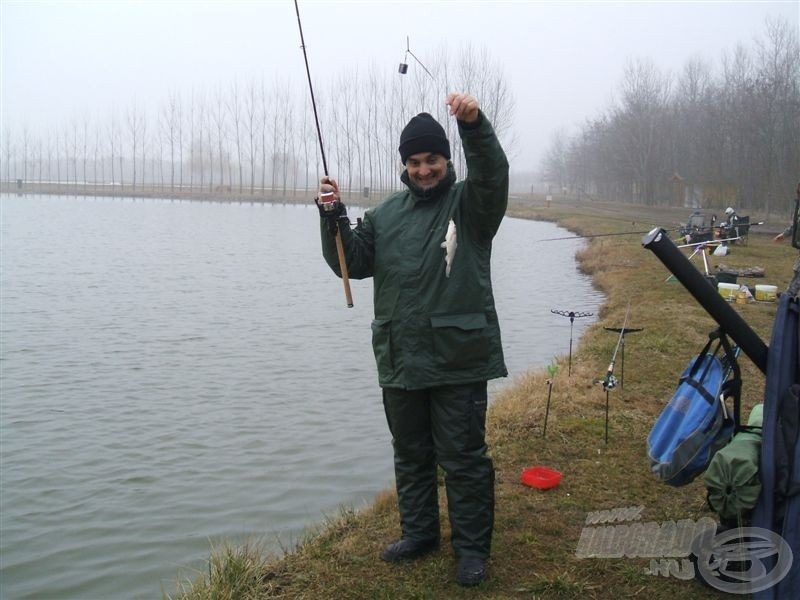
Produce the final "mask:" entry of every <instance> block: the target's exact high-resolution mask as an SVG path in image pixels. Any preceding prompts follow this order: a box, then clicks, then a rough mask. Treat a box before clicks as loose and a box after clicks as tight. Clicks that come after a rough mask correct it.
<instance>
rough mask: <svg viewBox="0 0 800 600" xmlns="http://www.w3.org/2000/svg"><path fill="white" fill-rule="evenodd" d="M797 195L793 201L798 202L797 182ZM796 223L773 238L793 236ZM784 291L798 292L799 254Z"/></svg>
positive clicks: (799, 189)
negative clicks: (790, 278)
mask: <svg viewBox="0 0 800 600" xmlns="http://www.w3.org/2000/svg"><path fill="white" fill-rule="evenodd" d="M796 192H797V197H796V200H795V202H800V183H798V184H797V190H796ZM795 225H796V223H791V224H790V225H789V226H788V227H787V228H786V229H784V230H783V231H782V232H781V233H779V234H778V235H776V236H775V237H774V238H773V240H774V241H775V242H781V241H783V239H784V238H785V237H789V238H793V237H794V228H795ZM786 293H787V294H790V295H792V296H797V295H798V294H799V293H800V255H799V256H798V257H797V258H796V259H795V261H794V266H793V267H792V280H791V281H790V282H789V287H787V288H786Z"/></svg>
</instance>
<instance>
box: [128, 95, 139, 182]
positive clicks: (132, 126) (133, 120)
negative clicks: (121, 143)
mask: <svg viewBox="0 0 800 600" xmlns="http://www.w3.org/2000/svg"><path fill="white" fill-rule="evenodd" d="M126 117H127V125H128V141H129V142H130V145H131V168H132V169H133V174H132V176H131V189H132V190H133V191H136V156H137V152H138V151H139V147H140V146H141V145H142V142H141V138H142V117H141V116H140V115H139V110H138V109H137V107H136V101H135V100H134V102H133V103H132V104H131V106H130V107H129V108H128V111H127V113H126Z"/></svg>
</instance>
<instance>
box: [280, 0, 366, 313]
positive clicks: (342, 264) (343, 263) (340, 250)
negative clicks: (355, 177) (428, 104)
mask: <svg viewBox="0 0 800 600" xmlns="http://www.w3.org/2000/svg"><path fill="white" fill-rule="evenodd" d="M294 10H295V12H296V13H297V27H298V29H299V30H300V47H301V48H302V49H303V59H304V60H305V63H306V75H307V76H308V90H309V92H311V106H312V108H313V109H314V123H316V125H317V138H318V139H319V153H320V155H322V169H323V171H324V172H325V177H328V162H327V161H326V160H325V148H324V147H323V144H322V129H321V128H320V126H319V115H318V114H317V102H316V99H315V98H314V86H313V85H312V84H311V69H310V68H309V67H308V54H307V53H306V41H305V38H304V37H303V24H302V23H301V22H300V8H299V7H298V6H297V0H294ZM336 192H338V190H335V191H334V192H331V193H330V195H331V196H333V199H334V200H335V199H336ZM322 195H324V194H320V196H322ZM333 204H334V202H333V201H328V202H323V201H320V205H321V206H322V207H323V208H324V209H326V210H332V209H333V208H334V206H333ZM326 205H330V208H328V207H327V206H326ZM328 223H329V227H330V228H331V233H334V234H335V238H336V254H337V255H338V256H339V270H340V271H341V274H342V283H343V284H344V296H345V299H346V300H347V307H348V308H353V294H352V293H351V292H350V275H349V273H348V271H347V260H345V257H344V245H343V244H342V232H341V231H340V230H339V225H338V223H337V222H336V220H335V219H333V218H330V219H329V220H328Z"/></svg>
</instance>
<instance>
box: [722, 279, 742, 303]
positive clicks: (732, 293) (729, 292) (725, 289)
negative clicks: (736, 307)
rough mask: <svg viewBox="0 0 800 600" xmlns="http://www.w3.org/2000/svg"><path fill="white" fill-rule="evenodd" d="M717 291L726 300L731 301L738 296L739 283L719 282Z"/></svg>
mask: <svg viewBox="0 0 800 600" xmlns="http://www.w3.org/2000/svg"><path fill="white" fill-rule="evenodd" d="M717 291H718V292H719V295H720V296H722V297H723V298H725V300H728V301H731V300H733V299H734V298H735V297H736V292H738V291H739V285H738V284H736V283H718V284H717Z"/></svg>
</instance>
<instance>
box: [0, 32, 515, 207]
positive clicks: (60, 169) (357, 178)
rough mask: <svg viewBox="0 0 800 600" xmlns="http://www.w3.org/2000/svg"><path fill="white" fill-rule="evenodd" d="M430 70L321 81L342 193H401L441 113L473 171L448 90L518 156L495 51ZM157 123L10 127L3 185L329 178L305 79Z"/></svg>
mask: <svg viewBox="0 0 800 600" xmlns="http://www.w3.org/2000/svg"><path fill="white" fill-rule="evenodd" d="M427 67H428V69H429V71H430V74H429V73H428V72H426V71H424V70H423V69H421V68H419V67H418V65H409V69H408V74H407V75H401V74H399V73H398V72H396V71H394V72H389V73H387V72H386V70H385V69H380V70H379V69H378V68H377V67H376V66H372V67H371V68H369V69H368V70H366V71H365V72H360V71H358V70H357V69H353V70H351V71H349V72H344V73H342V74H340V75H339V76H338V77H336V78H335V79H333V80H331V81H327V82H321V81H314V94H315V96H316V103H317V109H318V113H319V121H320V125H321V129H322V136H323V143H324V148H325V154H326V162H327V166H328V170H329V172H330V174H331V175H334V176H336V177H337V178H338V179H339V183H340V186H341V187H342V189H343V190H347V191H353V192H359V193H360V192H361V191H362V190H363V189H364V188H367V187H370V188H377V189H379V190H392V189H396V188H397V187H398V186H399V185H400V182H399V179H398V175H399V173H400V172H401V170H402V169H401V166H400V156H399V154H398V151H397V140H398V137H399V135H400V130H401V129H402V127H403V126H404V125H405V124H406V123H407V122H408V120H409V119H410V118H411V117H412V116H413V115H415V114H416V113H418V112H420V111H428V112H433V113H434V116H436V117H437V118H438V119H439V120H440V122H441V123H442V124H443V125H444V126H445V127H446V129H447V130H448V136H449V137H450V140H451V143H452V145H453V159H454V161H455V162H457V168H463V156H462V153H461V149H460V145H459V138H458V135H457V134H456V132H455V130H454V123H453V120H452V119H448V118H447V114H446V112H445V111H446V107H445V106H444V98H445V96H446V94H447V92H448V91H452V90H468V91H471V92H472V93H474V94H475V95H476V96H477V97H479V98H480V99H481V102H482V108H483V110H484V111H485V112H486V113H487V115H488V116H489V118H490V119H491V121H492V123H493V124H494V125H495V128H496V130H497V131H498V134H499V135H500V136H501V137H505V138H506V139H505V142H506V144H507V145H508V146H509V147H510V146H513V140H512V139H508V138H509V137H510V136H511V134H510V130H511V123H512V118H513V112H514V102H513V99H512V98H511V94H510V92H509V90H508V87H507V84H506V80H505V77H504V75H503V70H502V67H501V66H500V65H498V64H497V63H495V62H493V60H492V59H491V58H490V56H489V53H488V51H487V50H486V49H476V48H474V47H472V46H466V47H464V48H461V49H460V50H459V52H458V53H457V54H456V55H455V56H450V55H449V54H448V51H447V49H446V48H441V49H439V50H438V51H437V56H435V57H433V58H432V60H431V61H430V64H429V65H427ZM311 72H312V76H313V75H314V70H313V66H312V71H311ZM323 83H324V84H323ZM155 112H156V114H152V111H151V113H148V111H146V110H145V109H144V108H143V107H141V106H139V105H137V104H136V103H135V102H132V103H131V105H130V106H128V107H127V108H126V109H125V110H123V111H121V112H118V113H112V114H110V115H109V116H108V117H107V118H93V117H90V116H89V115H84V116H83V117H76V118H73V119H72V120H71V121H70V122H69V123H65V124H64V125H63V126H62V127H60V128H59V129H57V130H53V131H44V132H33V131H32V130H31V129H30V128H29V127H28V126H22V127H19V128H16V129H15V128H11V127H7V128H6V129H5V131H4V135H3V140H2V153H3V154H2V165H1V166H0V169H2V178H3V179H5V180H7V181H12V182H14V181H16V180H23V181H24V182H27V183H35V184H45V185H46V184H73V185H74V186H80V187H84V188H93V189H94V188H97V187H98V186H104V187H105V189H106V190H108V192H109V193H112V194H114V193H125V192H134V193H135V192H137V189H138V190H142V189H144V188H146V189H147V190H148V191H152V190H158V189H161V190H163V191H164V192H165V193H167V192H170V193H177V192H180V191H183V190H186V189H189V190H207V191H209V192H213V193H226V192H230V193H232V194H239V195H242V194H252V195H258V194H261V195H263V194H265V193H267V194H273V195H274V194H278V195H281V196H283V197H287V196H293V195H295V194H298V193H306V192H307V191H309V190H316V187H317V182H318V176H320V175H322V174H323V164H322V160H321V156H320V152H319V144H318V136H317V130H316V126H315V121H314V113H313V110H312V106H311V100H310V94H309V89H308V84H307V80H306V77H305V73H303V77H302V78H300V77H299V76H298V77H297V78H295V79H294V80H293V81H292V82H289V81H277V80H275V81H272V82H271V83H267V82H266V81H264V80H261V81H255V80H252V81H250V82H248V83H245V84H242V83H240V82H238V81H237V82H234V83H232V84H229V85H218V86H217V87H215V88H213V89H206V90H197V89H193V90H190V91H189V92H188V93H180V92H178V91H174V92H171V93H169V94H168V97H167V98H166V100H165V101H164V103H163V105H161V106H160V107H159V108H158V109H157V111H155ZM461 172H463V170H462V171H461Z"/></svg>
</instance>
